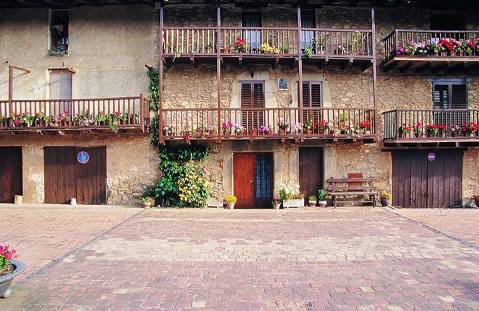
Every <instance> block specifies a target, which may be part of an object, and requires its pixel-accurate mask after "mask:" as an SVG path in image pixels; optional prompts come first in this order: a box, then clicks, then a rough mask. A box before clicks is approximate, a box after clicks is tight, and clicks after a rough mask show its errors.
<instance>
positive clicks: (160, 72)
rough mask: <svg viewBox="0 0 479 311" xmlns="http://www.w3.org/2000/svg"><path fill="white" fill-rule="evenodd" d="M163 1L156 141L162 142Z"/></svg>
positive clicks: (159, 43)
mask: <svg viewBox="0 0 479 311" xmlns="http://www.w3.org/2000/svg"><path fill="white" fill-rule="evenodd" d="M163 10H164V3H163V1H161V2H160V14H159V15H160V16H159V18H160V35H159V36H160V37H159V40H158V51H159V52H158V54H159V55H158V58H159V60H158V143H160V144H163V143H164V138H163V127H164V125H163V18H164V16H163V14H164V12H163Z"/></svg>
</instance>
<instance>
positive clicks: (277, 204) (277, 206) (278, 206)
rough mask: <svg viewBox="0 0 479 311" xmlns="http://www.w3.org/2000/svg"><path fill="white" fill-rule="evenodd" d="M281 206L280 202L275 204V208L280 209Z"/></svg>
mask: <svg viewBox="0 0 479 311" xmlns="http://www.w3.org/2000/svg"><path fill="white" fill-rule="evenodd" d="M280 207H281V204H280V203H276V204H273V209H279V208H280Z"/></svg>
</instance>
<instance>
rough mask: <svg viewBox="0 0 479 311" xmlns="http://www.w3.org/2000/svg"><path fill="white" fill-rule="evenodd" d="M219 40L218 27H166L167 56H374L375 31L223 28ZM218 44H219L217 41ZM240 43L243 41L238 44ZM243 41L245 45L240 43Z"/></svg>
mask: <svg viewBox="0 0 479 311" xmlns="http://www.w3.org/2000/svg"><path fill="white" fill-rule="evenodd" d="M220 33H221V40H220V42H218V39H217V36H216V28H215V27H204V28H194V27H177V28H170V27H166V28H165V29H164V30H163V38H164V44H163V51H164V53H165V55H166V56H170V57H181V56H215V55H216V52H217V48H219V49H220V54H221V55H222V56H231V55H245V56H255V57H297V55H298V52H299V51H301V52H302V54H303V55H304V56H305V57H313V58H314V57H319V58H351V57H352V58H368V59H369V58H372V56H373V45H372V31H371V30H345V29H334V30H333V29H315V28H303V29H302V30H301V34H300V40H298V29H297V28H268V27H259V28H251V27H221V28H220ZM218 43H219V44H218ZM239 43H240V44H239ZM241 43H242V44H241Z"/></svg>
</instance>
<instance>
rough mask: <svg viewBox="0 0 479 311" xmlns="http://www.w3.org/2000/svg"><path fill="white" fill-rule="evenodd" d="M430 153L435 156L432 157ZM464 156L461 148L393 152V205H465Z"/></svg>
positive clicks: (416, 206) (421, 206)
mask: <svg viewBox="0 0 479 311" xmlns="http://www.w3.org/2000/svg"><path fill="white" fill-rule="evenodd" d="M430 154H433V155H434V156H435V159H433V160H432V157H429V159H428V156H429V155H430ZM462 157H463V153H462V151H461V150H424V151H396V152H393V193H392V196H393V205H396V206H401V207H407V208H426V207H428V208H440V207H453V206H458V205H461V203H462V184H461V180H462ZM431 160H432V161H431Z"/></svg>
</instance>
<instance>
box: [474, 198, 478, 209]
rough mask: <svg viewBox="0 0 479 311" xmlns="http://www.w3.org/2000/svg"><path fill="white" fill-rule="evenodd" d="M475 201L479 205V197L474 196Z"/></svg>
mask: <svg viewBox="0 0 479 311" xmlns="http://www.w3.org/2000/svg"><path fill="white" fill-rule="evenodd" d="M474 202H475V203H476V207H479V197H477V198H474Z"/></svg>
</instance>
